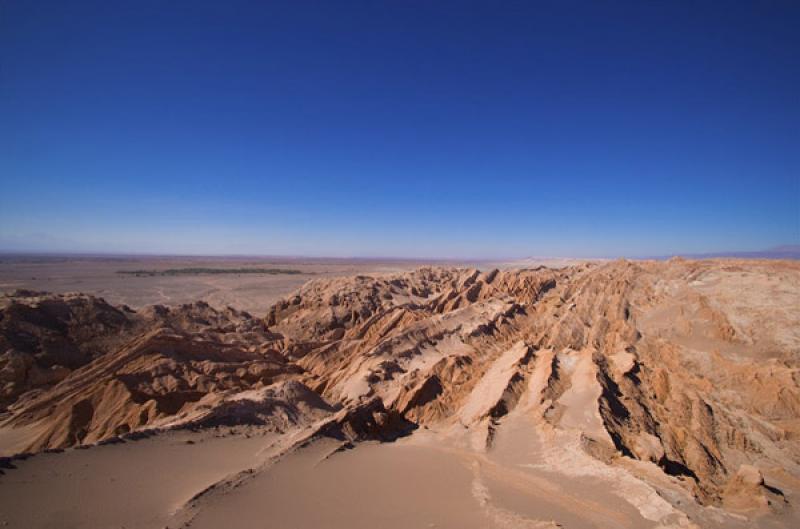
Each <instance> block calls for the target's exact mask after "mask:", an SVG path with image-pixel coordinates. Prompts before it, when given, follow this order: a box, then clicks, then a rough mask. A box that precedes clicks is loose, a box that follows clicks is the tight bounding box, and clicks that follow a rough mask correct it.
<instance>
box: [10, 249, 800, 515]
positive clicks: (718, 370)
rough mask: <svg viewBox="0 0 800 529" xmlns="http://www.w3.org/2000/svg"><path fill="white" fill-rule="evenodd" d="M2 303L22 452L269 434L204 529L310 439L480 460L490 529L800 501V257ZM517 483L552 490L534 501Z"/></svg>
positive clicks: (533, 492) (477, 503) (13, 440)
mask: <svg viewBox="0 0 800 529" xmlns="http://www.w3.org/2000/svg"><path fill="white" fill-rule="evenodd" d="M2 303H3V306H2V311H1V312H0V353H2V354H0V410H2V415H0V451H2V452H4V454H5V455H6V456H11V455H13V454H16V453H21V452H38V451H43V450H48V449H63V448H69V447H75V446H79V445H89V444H95V443H103V444H105V443H110V442H122V441H125V440H129V439H134V438H137V437H141V436H142V435H144V434H148V435H149V434H151V433H153V432H156V433H157V432H166V431H172V430H176V429H181V430H182V429H191V430H193V431H194V430H204V429H208V428H212V427H217V428H219V427H228V428H231V427H237V426H238V427H246V428H249V429H252V428H256V429H258V430H261V431H265V432H269V434H270V436H271V437H270V439H272V441H271V442H272V445H271V447H272V448H271V449H270V452H269V454H270V455H269V457H268V458H265V459H263V460H259V461H254V462H253V465H252V468H251V469H250V470H249V471H248V473H247V474H246V475H238V474H237V475H234V476H230V477H228V478H226V479H224V480H221V481H220V482H219V483H218V484H217V485H216V486H215V487H214V490H211V491H207V492H206V493H204V494H202V495H200V496H198V497H197V498H195V499H194V500H193V501H192V502H190V503H187V504H185V505H182V506H181V507H180V508H179V509H178V510H177V511H176V513H173V515H174V516H175V520H176V521H178V522H180V523H185V524H187V526H190V527H206V526H207V527H213V526H214V525H215V523H219V519H217V518H214V516H215V513H220V512H224V509H225V508H230V509H233V508H234V507H233V506H234V505H237V507H236V509H242V508H248V507H247V505H250V506H251V507H252V508H253V509H255V511H254V512H256V511H258V508H259V507H258V500H257V498H258V497H259V496H258V495H257V494H256V493H255V492H254V491H258V490H261V489H259V488H258V487H261V486H265V485H263V483H262V482H260V481H259V479H260V478H259V476H272V475H275V476H277V475H280V473H281V470H280V469H281V468H284V467H281V465H290V464H292V463H291V462H292V460H293V459H292V458H293V457H297V454H298V453H299V454H302V453H305V452H304V451H312V450H315V449H319V450H322V451H323V452H324V453H325V454H326V455H324V456H320V457H323V460H327V459H328V458H333V460H335V461H343V460H345V459H346V458H355V459H357V458H358V454H361V453H363V454H364V456H363V457H364V458H365V460H367V459H368V458H370V457H371V458H374V459H372V463H371V464H374V465H377V466H380V465H381V464H383V462H382V461H383V460H381V459H380V456H379V455H370V454H378V452H373V451H374V450H376V448H375V446H376V445H373V444H370V443H367V444H366V445H364V444H361V443H360V442H362V441H383V442H387V441H395V440H397V442H395V443H391V445H377V446H378V449H380V450H401V451H402V450H410V448H408V447H417V448H418V449H420V450H423V449H424V450H436V451H437V453H447V454H449V456H448V457H452V458H453V461H456V462H455V463H453V464H454V465H456V467H458V468H464V469H466V470H465V472H466V473H467V474H468V477H469V479H470V480H472V481H471V483H472V485H471V488H470V489H469V490H467V489H465V490H467V492H465V494H466V495H467V496H469V497H470V498H471V500H470V501H474V508H475V509H477V511H476V512H480V513H481V514H480V516H483V517H484V518H481V520H483V522H481V523H479V525H478V526H484V527H487V526H491V527H551V526H558V525H559V524H560V526H563V527H578V526H586V527H626V526H627V527H658V526H661V527H668V526H672V527H691V526H693V524H694V526H697V527H706V526H714V527H750V526H762V525H763V526H776V527H784V526H786V527H788V526H790V525H791V524H792V523H793V521H796V520H797V518H796V516H795V514H794V512H795V506H794V503H795V501H794V498H795V494H796V492H797V491H798V490H800V441H798V439H800V371H799V370H798V368H800V264H798V263H793V262H781V261H772V262H767V261H737V260H718V261H684V260H670V261H668V262H650V261H647V262H628V261H616V262H610V263H603V264H583V265H577V266H571V267H567V268H563V269H557V270H556V269H550V268H544V267H540V268H536V269H527V270H503V271H498V270H492V271H484V272H481V271H477V270H469V269H448V268H421V269H418V270H416V271H414V272H409V273H398V274H390V275H369V276H353V277H345V278H334V279H329V278H326V279H320V280H314V281H311V282H309V283H307V284H306V285H304V286H303V287H302V288H300V289H299V290H297V291H296V292H295V293H294V294H292V295H290V296H288V297H286V298H285V299H283V300H281V301H279V302H278V303H276V304H275V305H274V306H273V307H272V309H271V310H270V312H269V314H268V316H267V317H266V318H264V319H258V318H255V317H253V316H251V315H249V314H247V313H246V312H240V311H237V310H235V309H233V308H229V309H226V310H222V311H220V310H216V309H214V308H212V307H210V306H208V305H206V304H205V303H202V302H196V303H193V304H189V305H182V306H178V307H163V306H153V307H149V308H146V309H142V310H140V311H136V312H135V311H133V310H132V309H130V308H127V307H115V306H111V305H109V304H107V303H106V302H105V301H103V300H102V299H98V298H94V297H91V296H85V295H81V294H67V295H58V296H56V295H48V294H43V293H37V292H18V293H16V294H15V295H11V296H8V297H6V298H4V299H3V301H2ZM248 431H249V430H248ZM329 443H333V444H332V445H329ZM325 446H331V448H330V451H332V452H333V454H329V453H328V452H327V451H326V450H328V449H321V448H320V447H325ZM353 446H355V450H353V451H350V452H351V453H348V454H344V453H339V452H337V451H336V450H337V449H340V448H342V447H353ZM315 447H316V448H315ZM382 447H386V448H382ZM403 447H406V448H403ZM309 453H310V452H309ZM380 453H384V452H380ZM386 453H388V452H386ZM408 453H412V454H413V453H415V452H413V451H411V452H408ZM408 453H406V452H401V453H398V456H397V457H411V456H409V455H408ZM68 454H69V452H65V453H64V454H58V455H56V456H54V457H67V456H68ZM315 457H316V456H315ZM426 457H429V455H424V454H423V455H419V456H413V457H411V459H414V460H417V461H422V460H425V458H426ZM337 458H339V459H337ZM34 459H35V458H34ZM434 459H436V458H434ZM354 461H355V460H354ZM331 464H333V463H331ZM353 464H354V465H356V463H355V462H354V463H353ZM410 464H411V465H413V463H410ZM459 465H460V466H459ZM356 466H357V465H356ZM287 468H288V467H287ZM326 468H327V467H326ZM353 468H355V466H354V467H353ZM376 468H377V467H376ZM410 468H411V467H410ZM454 468H455V467H454ZM396 471H397V472H401V470H400V469H398V470H396ZM13 472H14V471H13V470H12V471H9V473H8V475H7V476H0V490H2V481H3V480H4V479H7V478H8V477H10V476H12V475H13ZM298 472H299V474H298V475H302V472H300V471H298ZM453 472H455V470H453ZM312 474H313V472H312ZM325 475H326V474H325V473H324V471H323V470H320V471H319V474H318V477H319V479H320V480H321V482H324V481H325V479H326V478H325ZM309 479H313V478H309ZM432 479H433V478H432ZM259 483H262V484H261V485H259ZM587 483H593V484H595V485H596V486H593V487H590V488H589V490H584V488H585V487H586V484H587ZM286 486H287V487H289V488H291V486H290V484H288V482H287V485H286ZM504 487H505V488H504ZM506 488H508V490H506ZM512 489H513V490H516V491H517V492H514V493H512V492H510V491H511V490H512ZM263 490H264V491H266V492H264V494H267V495H269V494H273V492H274V491H272V489H269V490H270V491H272V492H269V491H267V489H263ZM287 490H288V489H287ZM404 490H405V489H404ZM247 491H250V494H251V496H252V499H251V500H247V498H250V497H251V496H247V494H248V492H247ZM504 491H505V492H504ZM198 492H200V491H198ZM404 493H405V492H396V494H398V495H399V497H403V496H402V494H404ZM320 494H322V493H320ZM431 494H437V492H436V491H435V490H434V491H433V492H431ZM514 494H527V495H529V499H528V500H526V502H527V503H525V502H522V501H521V500H520V502H519V505H518V506H516V507H515V504H514V501H512V500H511V499H509V498H515V497H516V496H514ZM0 496H1V494H0ZM554 497H558V498H559V499H558V500H557V501H556V500H554V499H553V498H554ZM498 498H500V499H498ZM531 498H532V499H531ZM537 498H538V500H537ZM539 500H541V501H542V502H543V503H542V504H541V505H542V507H541V508H540V509H539V510H535V509H534V511H535V512H529V511H531V507H530V506H531V505H539V504H537V503H536V501H539ZM248 501H250V503H247V502H248ZM408 501H412V500H408ZM413 501H416V500H413ZM453 501H456V500H453ZM226 502H227V503H226ZM231 502H234V503H231ZM235 502H243V503H241V505H240V504H239V503H235ZM553 502H555V503H553ZM615 502H619V503H620V506H618V507H613V508H611V507H609V505H614V504H615ZM501 503H502V505H500V504H501ZM228 504H230V506H229V507H225V506H226V505H228ZM242 505H244V507H242ZM604 506H605V507H604ZM409 508H411V507H409ZM593 509H594V510H593ZM604 509H605V510H608V512H605V510H604ZM626 509H627V510H626ZM628 510H629V511H630V512H628ZM542 512H546V513H548V515H546V516H542V515H541V513H542ZM537 513H538V514H537ZM171 516H172V515H171ZM287 516H288V518H286V519H285V520H287V521H286V522H285V523H298V524H300V525H302V523H301V522H299V521H298V520H300V518H297V519H292V514H291V513H290V514H288V515H287ZM298 516H300V515H299V514H298ZM559 517H563V518H559ZM215 520H216V521H215ZM292 520H294V521H292ZM417 521H420V520H417ZM307 523H308V524H312V523H313V522H312V521H308V522H307ZM342 523H345V522H342ZM347 523H349V524H350V525H351V526H353V524H352V523H351V522H347ZM409 523H410V522H409ZM438 523H440V524H441V526H454V527H455V526H467V525H464V523H466V522H464V520H460V521H458V520H450V521H449V522H448V521H447V520H445V521H440V522H438ZM476 523H478V522H476ZM448 524H449V525H448ZM459 524H461V525H459ZM537 524H538V525H537ZM239 525H241V526H248V525H247V523H241V524H239ZM232 526H237V525H236V524H235V523H234V524H233V525H232ZM309 526H310V525H309ZM387 526H391V524H388V525H387Z"/></svg>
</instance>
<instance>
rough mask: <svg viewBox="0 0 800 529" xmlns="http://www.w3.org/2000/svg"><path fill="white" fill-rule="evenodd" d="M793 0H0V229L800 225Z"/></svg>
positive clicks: (799, 106)
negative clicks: (625, 0) (525, 0)
mask: <svg viewBox="0 0 800 529" xmlns="http://www.w3.org/2000/svg"><path fill="white" fill-rule="evenodd" d="M798 27H800V3H798V2H794V1H785V2H781V1H774V2H716V3H715V2H642V1H635V2H597V1H591V2H590V1H586V2H575V1H557V2H556V1H554V2H413V1H396V2H304V1H297V0H295V1H290V2H234V1H231V2H218V1H215V2H208V3H203V2H198V1H193V2H185V3H182V2H146V1H145V2H130V3H127V2H96V3H95V2H80V1H78V2H52V3H48V2H44V1H37V2H2V3H0V249H2V250H26V251H74V252H144V253H172V254H184V253H186V254H289V255H317V256H405V257H469V258H481V257H521V256H532V255H538V256H546V255H549V256H556V255H557V256H618V255H624V256H637V255H662V254H671V253H683V252H685V253H693V252H712V251H722V250H754V249H762V248H767V247H770V246H775V245H781V244H798V243H800V183H799V181H800V96H798V94H800V31H798V30H797V28H798Z"/></svg>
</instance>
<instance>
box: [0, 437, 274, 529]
mask: <svg viewBox="0 0 800 529" xmlns="http://www.w3.org/2000/svg"><path fill="white" fill-rule="evenodd" d="M272 440H273V436H272V435H265V436H262V435H254V436H251V437H250V438H247V437H245V436H244V435H234V436H230V435H229V436H223V437H214V435H213V433H212V432H206V433H204V434H191V433H190V432H174V433H167V434H161V435H159V436H157V437H153V438H149V439H142V440H139V441H135V442H131V441H129V442H126V443H124V444H114V445H106V446H96V447H92V448H90V449H87V450H68V451H66V452H63V453H47V454H38V455H36V456H34V457H31V458H29V459H27V460H15V461H13V465H14V466H15V467H16V468H13V469H7V470H5V475H2V476H0V524H3V523H6V524H7V525H4V527H6V526H7V527H10V528H20V529H36V528H58V529H71V528H74V529H93V528H97V529H107V528H112V527H113V528H118V527H125V528H126V529H139V528H141V529H149V528H159V529H161V528H163V527H164V526H165V525H167V520H168V519H169V518H170V516H171V515H172V513H173V512H174V511H176V510H177V509H179V508H180V507H181V506H182V505H183V504H184V503H185V502H186V501H188V500H189V499H191V498H192V497H193V496H194V495H196V494H197V493H199V492H201V491H203V490H204V489H205V488H206V487H208V486H210V485H212V484H214V483H215V482H217V481H219V480H221V479H223V478H225V477H226V476H228V475H231V474H233V473H236V472H239V471H241V470H243V469H246V468H249V467H250V466H252V465H254V464H257V462H258V461H259V460H261V459H262V458H261V457H259V455H258V453H259V451H260V450H262V449H263V448H265V447H267V446H269V444H270V443H271V442H272ZM187 441H191V442H192V443H193V444H188V443H187Z"/></svg>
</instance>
